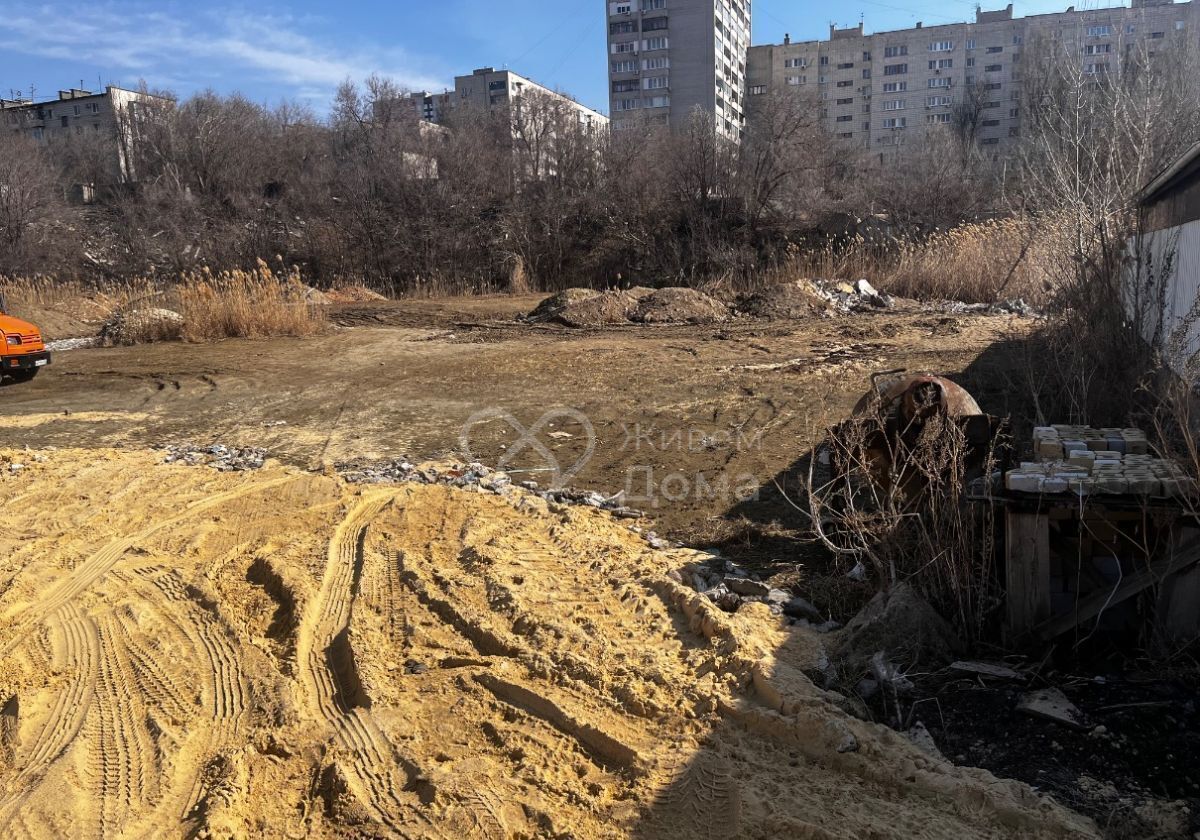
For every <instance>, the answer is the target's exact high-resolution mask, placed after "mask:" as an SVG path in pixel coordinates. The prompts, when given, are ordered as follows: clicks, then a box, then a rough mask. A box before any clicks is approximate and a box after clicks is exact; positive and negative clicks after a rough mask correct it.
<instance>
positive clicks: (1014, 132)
mask: <svg viewBox="0 0 1200 840" xmlns="http://www.w3.org/2000/svg"><path fill="white" fill-rule="evenodd" d="M1008 136H1009V137H1020V136H1021V129H1019V128H1017V127H1016V126H1015V125H1014V126H1010V127H1009V129H1008Z"/></svg>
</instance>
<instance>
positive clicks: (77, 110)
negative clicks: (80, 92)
mask: <svg viewBox="0 0 1200 840" xmlns="http://www.w3.org/2000/svg"><path fill="white" fill-rule="evenodd" d="M71 110H72V111H73V112H74V114H75V116H77V117H78V116H79V106H78V105H72V106H71Z"/></svg>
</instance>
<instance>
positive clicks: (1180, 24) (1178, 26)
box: [1175, 20, 1187, 32]
mask: <svg viewBox="0 0 1200 840" xmlns="http://www.w3.org/2000/svg"><path fill="white" fill-rule="evenodd" d="M1186 28H1187V24H1186V23H1184V22H1183V21H1181V20H1177V21H1175V31H1176V32H1182V31H1183V30H1184V29H1186Z"/></svg>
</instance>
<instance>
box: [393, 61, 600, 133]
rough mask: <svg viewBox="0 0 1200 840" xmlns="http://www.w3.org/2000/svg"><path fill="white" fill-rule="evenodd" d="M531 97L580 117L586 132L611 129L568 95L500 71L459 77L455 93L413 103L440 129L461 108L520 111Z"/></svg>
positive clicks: (419, 96)
mask: <svg viewBox="0 0 1200 840" xmlns="http://www.w3.org/2000/svg"><path fill="white" fill-rule="evenodd" d="M530 95H539V96H544V97H547V99H548V100H549V101H551V102H553V103H556V104H557V105H560V106H561V107H562V108H564V109H565V110H566V111H567V112H568V113H571V114H573V115H574V116H576V117H577V118H578V119H579V124H580V126H583V127H585V128H590V129H602V128H606V127H607V126H608V117H606V116H605V115H604V114H602V113H600V112H599V111H596V110H594V109H592V108H589V107H587V106H586V105H584V104H582V103H580V102H578V101H576V100H575V99H573V98H572V97H570V96H568V95H566V94H565V93H561V92H559V91H556V90H551V89H550V88H548V87H546V86H544V85H540V84H538V83H537V82H535V81H533V80H532V79H529V78H527V77H525V76H522V75H520V74H519V73H514V72H513V71H512V70H496V69H494V68H492V67H482V68H480V69H478V70H476V71H475V72H473V73H471V74H470V75H469V76H456V77H455V79H454V90H453V91H444V92H443V93H429V92H427V91H421V92H418V93H413V94H410V96H409V103H410V104H411V106H412V108H413V110H414V112H415V113H414V115H415V116H416V117H418V118H419V119H422V120H425V121H426V122H431V123H436V124H438V125H440V124H442V123H443V122H444V121H445V120H446V118H447V117H448V116H449V114H450V112H451V111H453V110H454V108H456V107H458V106H460V105H467V106H471V107H475V108H479V109H485V108H500V107H510V106H512V107H519V105H520V103H521V100H522V98H524V97H528V96H530Z"/></svg>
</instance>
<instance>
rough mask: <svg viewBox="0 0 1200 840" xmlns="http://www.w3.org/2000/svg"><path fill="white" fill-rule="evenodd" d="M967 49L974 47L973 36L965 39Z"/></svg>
mask: <svg viewBox="0 0 1200 840" xmlns="http://www.w3.org/2000/svg"><path fill="white" fill-rule="evenodd" d="M967 49H969V50H973V49H975V39H974V38H968V39H967Z"/></svg>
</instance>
